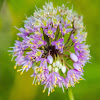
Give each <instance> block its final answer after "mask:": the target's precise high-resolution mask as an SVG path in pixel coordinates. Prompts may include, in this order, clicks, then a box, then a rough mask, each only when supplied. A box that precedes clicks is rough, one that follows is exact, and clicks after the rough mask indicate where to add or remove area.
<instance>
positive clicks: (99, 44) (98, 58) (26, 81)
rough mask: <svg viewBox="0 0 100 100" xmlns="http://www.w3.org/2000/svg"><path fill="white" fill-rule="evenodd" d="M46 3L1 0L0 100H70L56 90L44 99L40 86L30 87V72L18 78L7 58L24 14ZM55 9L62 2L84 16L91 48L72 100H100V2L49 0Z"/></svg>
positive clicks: (28, 13) (42, 0)
mask: <svg viewBox="0 0 100 100" xmlns="http://www.w3.org/2000/svg"><path fill="white" fill-rule="evenodd" d="M45 1H47V2H48V0H0V100H55V99H57V100H69V98H68V93H67V92H68V91H67V92H65V93H63V91H62V90H61V89H59V88H57V89H56V90H55V92H54V93H51V95H50V96H49V97H48V96H47V91H46V93H42V90H43V86H34V85H33V86H32V85H31V83H32V80H33V78H31V77H30V75H31V74H32V70H29V71H28V72H27V73H24V74H23V75H22V76H20V74H19V73H17V72H16V70H14V69H13V66H14V63H15V62H11V56H8V49H9V47H12V46H13V44H14V41H15V39H16V38H17V36H16V34H17V33H18V30H16V29H15V28H14V26H16V27H23V24H24V23H23V21H24V20H25V19H26V18H25V15H27V16H30V15H32V14H33V12H34V11H35V9H36V8H35V6H37V7H38V8H42V5H44V4H45ZM50 1H52V2H53V3H54V6H57V5H59V6H61V5H62V4H63V3H64V4H66V3H67V2H68V1H70V4H67V5H68V7H70V8H71V6H72V5H73V8H74V10H75V11H77V12H78V13H79V14H81V15H83V16H84V24H85V25H86V30H87V32H88V37H87V44H89V45H91V47H90V50H91V56H92V59H91V63H88V64H86V66H85V68H84V71H85V72H84V76H83V77H84V78H85V81H81V82H80V83H79V84H76V86H75V87H73V88H72V91H73V95H74V99H75V100H100V0H50Z"/></svg>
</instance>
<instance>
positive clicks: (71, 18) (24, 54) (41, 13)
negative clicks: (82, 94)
mask: <svg viewBox="0 0 100 100" xmlns="http://www.w3.org/2000/svg"><path fill="white" fill-rule="evenodd" d="M24 22H25V24H24V27H25V28H19V29H18V30H19V31H20V33H18V34H17V35H18V40H16V41H15V44H14V45H15V46H14V47H12V50H9V51H10V52H11V54H12V55H13V57H12V60H13V58H14V57H15V61H16V64H15V67H14V68H15V69H16V68H17V66H22V67H21V69H18V70H17V71H18V72H19V71H20V72H21V75H22V73H23V72H24V71H25V70H26V71H28V70H29V69H30V68H31V67H32V68H33V75H31V76H34V80H33V83H32V84H38V85H40V84H41V85H44V90H43V92H45V89H46V88H48V95H49V94H50V92H53V91H54V89H55V88H56V87H61V88H62V89H63V91H64V87H66V88H68V87H70V86H74V85H75V84H76V83H79V80H82V79H83V78H82V75H83V72H84V71H83V67H84V65H85V64H86V62H88V61H89V59H90V51H89V46H88V45H86V43H85V41H86V36H87V32H85V30H84V28H85V27H84V26H83V22H82V17H81V16H79V15H78V14H76V13H75V12H73V11H72V9H71V10H69V8H68V7H67V8H66V7H65V6H64V5H62V7H57V8H54V7H53V4H52V3H51V2H50V3H46V4H45V6H43V9H40V10H38V11H35V13H34V16H31V17H29V18H27V20H25V21H24ZM72 48H73V49H72ZM69 61H71V63H70V64H69Z"/></svg>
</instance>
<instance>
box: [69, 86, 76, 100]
mask: <svg viewBox="0 0 100 100" xmlns="http://www.w3.org/2000/svg"><path fill="white" fill-rule="evenodd" d="M68 96H69V100H75V99H74V96H73V93H72V90H71V87H70V88H68Z"/></svg>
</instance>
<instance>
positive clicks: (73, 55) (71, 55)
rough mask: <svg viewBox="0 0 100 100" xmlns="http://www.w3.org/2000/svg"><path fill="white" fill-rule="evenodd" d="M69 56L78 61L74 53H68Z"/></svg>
mask: <svg viewBox="0 0 100 100" xmlns="http://www.w3.org/2000/svg"><path fill="white" fill-rule="evenodd" d="M70 58H71V59H72V60H73V61H74V62H77V61H78V57H77V55H76V54H75V53H71V54H70Z"/></svg>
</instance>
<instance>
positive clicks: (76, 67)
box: [73, 63, 81, 70]
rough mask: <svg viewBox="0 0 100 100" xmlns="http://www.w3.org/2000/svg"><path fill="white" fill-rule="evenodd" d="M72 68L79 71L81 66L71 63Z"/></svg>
mask: <svg viewBox="0 0 100 100" xmlns="http://www.w3.org/2000/svg"><path fill="white" fill-rule="evenodd" d="M73 66H74V68H75V69H77V70H80V69H81V66H80V64H78V63H73Z"/></svg>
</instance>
